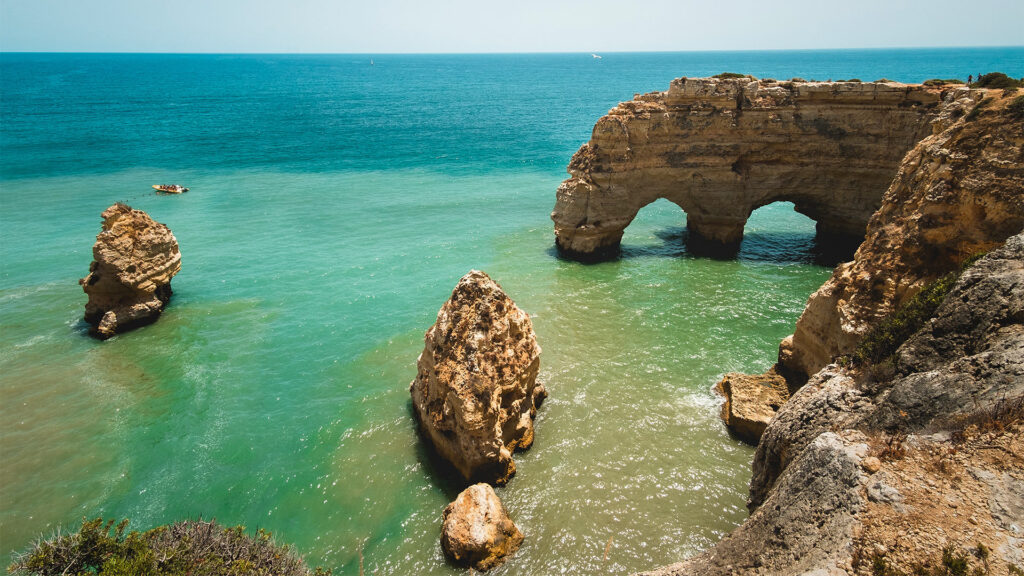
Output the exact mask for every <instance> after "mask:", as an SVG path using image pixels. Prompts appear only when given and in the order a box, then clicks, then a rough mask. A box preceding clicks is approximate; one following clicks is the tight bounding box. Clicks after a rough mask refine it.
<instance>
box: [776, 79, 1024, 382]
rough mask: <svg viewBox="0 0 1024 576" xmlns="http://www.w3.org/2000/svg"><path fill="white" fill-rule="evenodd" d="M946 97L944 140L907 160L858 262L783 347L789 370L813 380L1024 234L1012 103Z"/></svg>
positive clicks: (1023, 126)
mask: <svg viewBox="0 0 1024 576" xmlns="http://www.w3.org/2000/svg"><path fill="white" fill-rule="evenodd" d="M976 92H979V91H977V90H975V91H970V90H968V89H966V88H960V89H956V90H953V91H950V92H948V93H947V98H946V99H947V102H946V106H945V107H944V109H943V114H942V115H941V116H940V117H938V118H937V120H936V123H935V129H936V130H937V133H936V134H934V135H932V136H930V137H928V138H926V139H924V140H922V141H921V142H919V143H918V144H917V145H916V146H915V147H914V148H913V150H911V151H910V152H909V153H908V154H907V155H906V157H905V158H904V159H903V162H902V163H901V164H900V167H899V171H898V172H896V173H895V174H896V176H895V179H893V180H892V183H891V185H890V186H889V189H888V190H887V191H886V193H885V196H884V198H883V205H882V207H881V209H879V210H878V212H877V213H876V214H875V215H874V216H873V217H872V218H871V221H870V223H869V224H868V229H867V237H866V239H865V241H864V243H863V244H862V245H861V246H860V248H859V249H858V250H857V254H856V256H855V257H854V260H853V262H849V263H846V264H841V265H840V266H838V267H837V268H836V270H835V272H833V274H832V277H831V278H830V279H829V280H828V281H827V282H826V283H825V285H824V286H822V287H821V288H820V289H818V291H817V292H815V293H814V294H813V295H812V296H811V297H810V300H809V301H808V303H807V308H806V309H805V310H804V312H803V314H802V315H801V317H800V319H799V321H797V324H796V330H795V332H794V334H793V335H792V336H790V337H789V338H787V339H786V340H784V341H783V342H782V345H781V346H780V350H779V365H780V370H781V371H782V372H783V373H785V374H787V375H788V376H790V377H793V378H796V379H798V380H799V379H806V378H807V377H808V376H809V375H811V374H814V373H815V372H817V371H818V370H820V369H821V368H822V367H824V366H825V365H826V364H828V363H829V362H831V361H832V359H833V358H835V357H836V356H838V355H841V354H846V353H849V352H851V351H852V350H853V349H854V347H855V346H856V345H857V343H858V342H859V341H860V339H861V338H862V337H863V336H864V334H865V333H866V332H867V331H868V330H870V329H871V327H872V326H874V325H875V324H876V323H877V322H878V320H880V319H881V318H883V317H884V316H885V315H887V314H889V313H890V312H892V311H893V310H894V309H895V308H896V307H898V306H900V305H901V304H902V303H904V302H906V301H907V300H908V299H909V298H910V297H912V296H913V295H914V294H916V293H917V292H918V291H919V290H920V289H921V288H922V287H923V286H924V285H925V284H927V283H928V282H930V281H932V280H935V279H936V278H938V277H940V276H942V275H944V274H946V273H948V272H950V271H952V270H956V269H957V268H959V267H960V265H961V263H963V262H964V261H965V260H966V259H967V258H969V257H970V256H972V255H975V254H977V253H980V252H985V251H988V250H991V249H992V248H994V247H995V246H998V245H1000V244H1001V243H1002V242H1003V241H1004V240H1006V238H1007V237H1009V236H1010V235H1012V234H1016V233H1017V232H1019V231H1020V230H1021V228H1022V227H1024V120H1021V119H1020V118H1015V117H1013V116H1012V115H1011V114H1009V113H1008V112H1007V110H1006V106H1007V104H1008V103H1009V101H1010V100H1012V96H1009V95H1008V96H1003V95H1002V91H982V92H983V93H984V97H985V99H984V100H983V101H982V103H981V104H979V105H978V108H977V109H975V110H972V111H970V112H969V113H966V114H965V112H964V111H965V110H969V109H970V108H971V106H973V103H974V99H975V98H976V96H975V93H976Z"/></svg>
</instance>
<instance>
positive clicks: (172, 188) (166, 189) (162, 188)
mask: <svg viewBox="0 0 1024 576" xmlns="http://www.w3.org/2000/svg"><path fill="white" fill-rule="evenodd" d="M153 190H156V191H157V192H163V193H165V194H181V193H182V192H188V188H185V187H184V186H182V185H181V184H153Z"/></svg>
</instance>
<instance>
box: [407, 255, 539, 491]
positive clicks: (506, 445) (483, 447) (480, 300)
mask: <svg viewBox="0 0 1024 576" xmlns="http://www.w3.org/2000/svg"><path fill="white" fill-rule="evenodd" d="M425 340H426V342H425V345H424V348H423V353H422V354H420V357H419V362H418V364H417V375H416V379H415V380H414V381H413V382H412V385H411V386H410V392H411V393H412V403H413V409H414V412H415V414H416V416H417V418H418V420H419V422H420V428H421V430H422V431H423V434H424V436H425V437H427V438H428V439H429V440H430V441H431V442H432V444H433V445H434V448H435V449H436V450H437V452H438V453H439V454H440V455H441V456H442V457H444V458H445V459H446V460H448V461H449V462H451V463H452V464H453V465H454V466H455V468H456V469H458V470H459V472H461V473H462V475H463V476H464V477H465V478H466V479H467V480H480V481H485V482H492V483H495V484H504V483H505V482H507V481H508V479H509V478H511V477H512V475H513V474H515V470H516V468H515V462H514V461H513V460H512V453H513V452H514V451H515V450H517V449H526V448H529V447H530V445H531V444H533V418H534V417H535V416H536V414H537V407H538V406H540V403H541V402H542V401H543V399H544V397H545V396H546V395H547V393H546V391H545V390H544V386H543V385H542V384H540V383H538V382H537V371H538V369H539V367H540V346H538V345H537V338H536V336H535V335H534V332H533V324H532V323H531V322H530V317H529V315H527V314H526V313H525V312H523V311H522V310H520V309H519V307H517V306H516V305H515V303H514V302H512V300H511V299H510V298H509V297H508V296H507V295H505V293H504V292H503V291H502V289H501V287H500V286H498V284H497V283H495V282H494V281H493V280H491V278H490V277H488V276H487V275H486V274H484V273H483V272H480V271H477V270H472V271H470V272H469V273H468V274H466V275H465V276H463V277H462V279H461V280H459V283H458V285H457V286H456V287H455V290H454V291H453V292H452V295H451V298H449V299H448V301H447V302H445V304H444V306H442V307H441V310H440V311H439V312H438V314H437V322H436V323H435V324H434V325H433V326H431V328H430V330H428V331H427V334H426V338H425Z"/></svg>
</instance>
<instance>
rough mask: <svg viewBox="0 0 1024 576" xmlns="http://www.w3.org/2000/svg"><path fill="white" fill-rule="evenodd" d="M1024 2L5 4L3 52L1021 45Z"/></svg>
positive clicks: (0, 30)
mask: <svg viewBox="0 0 1024 576" xmlns="http://www.w3.org/2000/svg"><path fill="white" fill-rule="evenodd" d="M1022 22H1024V0H971V1H970V2H963V0H927V1H925V0H914V1H909V0H843V1H839V2H837V1H834V0H792V1H787V0H775V1H765V0H726V1H723V0H701V1H699V2H696V1H692V0H636V1H632V2H631V1H629V0H589V1H582V0H570V1H559V0H502V1H500V2H495V1H493V0H419V1H411V0H361V1H349V0H173V1H166V0H0V51H28V52H221V53H238V52H262V53H288V52H299V53H314V52H328V53H368V54H374V53H417V52H420V53H448V52H477V53H479V52H626V51H684V50H760V49H765V50H768V49H822V48H886V47H931V46H1013V45H1022V44H1024V31H1022V30H1024V26H1022V24H1021V23H1022Z"/></svg>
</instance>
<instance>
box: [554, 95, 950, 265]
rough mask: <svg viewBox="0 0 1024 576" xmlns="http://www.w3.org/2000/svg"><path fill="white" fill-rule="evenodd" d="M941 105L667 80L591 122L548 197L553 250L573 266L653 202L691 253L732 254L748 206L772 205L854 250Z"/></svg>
mask: <svg viewBox="0 0 1024 576" xmlns="http://www.w3.org/2000/svg"><path fill="white" fill-rule="evenodd" d="M940 96H941V95H940V91H939V90H938V89H931V88H927V87H923V86H916V85H905V84H896V83H859V82H776V81H774V80H755V79H753V78H752V77H747V78H740V79H718V78H679V79H677V80H674V81H673V82H672V83H671V85H670V87H669V89H668V91H666V92H653V93H650V94H644V95H637V96H636V97H634V99H633V100H632V101H630V102H623V103H621V104H619V105H618V106H616V107H615V108H613V109H612V110H611V111H610V112H609V113H608V115H606V116H604V117H602V118H601V119H600V120H598V121H597V124H596V125H595V126H594V131H593V135H592V136H591V139H590V141H589V142H588V143H586V144H584V145H583V146H582V147H581V148H580V149H579V151H578V152H576V154H575V155H574V156H573V158H572V161H571V162H570V163H569V174H570V176H571V177H570V178H569V179H568V180H566V181H565V182H563V183H562V185H561V186H559V188H558V194H557V201H556V203H555V208H554V211H553V212H552V214H551V218H552V220H554V223H555V243H556V244H557V246H558V248H559V250H560V251H561V252H562V253H563V254H566V255H569V256H573V257H578V258H582V259H588V258H600V257H606V256H608V255H612V254H615V253H617V251H618V246H619V242H620V240H621V238H622V233H623V230H624V229H625V228H626V226H628V225H629V223H630V222H631V221H632V220H633V218H634V217H635V216H636V214H637V212H638V211H639V210H640V209H641V208H643V207H644V206H646V205H647V204H650V203H651V202H654V201H655V200H657V199H660V198H666V199H668V200H670V201H672V202H674V203H675V204H677V205H679V206H680V207H681V208H682V209H683V210H685V211H686V220H687V227H688V229H689V240H688V244H689V246H691V247H700V246H704V247H707V248H711V249H718V250H734V249H735V248H737V247H738V245H739V242H740V240H741V239H742V237H743V226H744V223H745V222H746V221H747V217H748V216H749V215H750V213H751V211H753V210H754V209H756V208H758V207H760V206H764V205H766V204H770V203H772V202H775V201H780V200H782V201H790V202H793V203H794V204H795V205H796V209H797V211H799V212H801V213H803V214H806V215H807V216H809V217H811V218H813V219H814V220H816V221H817V223H818V232H819V235H823V236H825V237H829V238H841V239H851V238H852V239H856V241H857V242H859V241H860V239H862V238H863V237H864V230H865V227H866V225H867V222H868V219H869V218H870V217H871V215H872V213H873V212H874V211H875V210H877V209H878V207H879V204H880V202H881V197H882V193H883V192H884V191H885V189H886V187H887V186H888V185H889V183H890V181H891V180H892V177H893V174H895V173H896V169H897V167H898V166H899V163H900V160H901V159H902V158H903V156H904V155H905V154H906V153H907V151H908V150H910V149H911V148H912V147H913V146H914V144H916V143H917V142H918V141H919V140H921V139H922V138H924V137H925V136H926V135H928V134H929V133H930V132H931V127H930V124H929V123H930V122H931V121H932V120H933V119H935V118H936V117H937V116H938V114H939V106H938V105H939V102H940Z"/></svg>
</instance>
